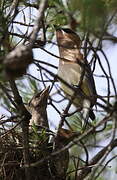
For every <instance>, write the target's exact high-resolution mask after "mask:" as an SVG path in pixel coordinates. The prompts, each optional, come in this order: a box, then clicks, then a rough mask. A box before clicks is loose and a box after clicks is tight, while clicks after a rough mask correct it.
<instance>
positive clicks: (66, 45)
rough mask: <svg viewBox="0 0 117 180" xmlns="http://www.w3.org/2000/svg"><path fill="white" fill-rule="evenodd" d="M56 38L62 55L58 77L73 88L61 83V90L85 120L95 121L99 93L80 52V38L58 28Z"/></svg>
mask: <svg viewBox="0 0 117 180" xmlns="http://www.w3.org/2000/svg"><path fill="white" fill-rule="evenodd" d="M56 37H57V44H58V48H59V54H60V59H59V67H58V76H59V77H60V78H61V79H63V80H64V81H65V82H66V83H68V84H69V85H71V87H72V88H70V87H69V86H67V84H65V83H64V82H62V81H61V89H62V90H63V91H64V93H65V94H66V97H67V98H68V99H70V100H72V102H73V104H74V105H75V106H76V107H77V108H81V110H82V111H83V118H86V119H88V117H90V118H91V119H92V120H94V119H95V114H94V113H93V111H92V107H93V106H94V105H95V103H96V94H97V93H96V88H95V83H94V79H93V74H92V72H91V68H90V65H89V64H88V62H87V60H86V59H84V58H83V54H82V53H81V51H80V47H81V40H80V37H79V36H78V35H77V34H76V33H75V32H74V31H72V30H71V29H67V28H58V29H57V28H56Z"/></svg>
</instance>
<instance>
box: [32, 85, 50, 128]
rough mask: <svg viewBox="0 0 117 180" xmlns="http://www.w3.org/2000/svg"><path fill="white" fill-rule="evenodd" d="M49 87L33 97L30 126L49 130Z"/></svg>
mask: <svg viewBox="0 0 117 180" xmlns="http://www.w3.org/2000/svg"><path fill="white" fill-rule="evenodd" d="M49 88H50V87H49V86H48V87H47V88H45V89H44V90H42V91H41V92H39V93H37V94H36V95H34V96H33V97H32V99H31V100H30V102H29V111H30V112H31V114H32V118H31V120H30V125H33V124H35V125H36V126H42V127H46V128H49V125H48V118H47V111H46V108H47V100H48V97H49Z"/></svg>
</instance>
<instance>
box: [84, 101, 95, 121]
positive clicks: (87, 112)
mask: <svg viewBox="0 0 117 180" xmlns="http://www.w3.org/2000/svg"><path fill="white" fill-rule="evenodd" d="M89 117H90V118H91V120H94V119H95V114H94V112H93V110H92V109H91V102H90V101H89V100H88V99H84V101H83V119H84V120H85V122H88V119H89Z"/></svg>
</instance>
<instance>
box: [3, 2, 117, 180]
mask: <svg viewBox="0 0 117 180" xmlns="http://www.w3.org/2000/svg"><path fill="white" fill-rule="evenodd" d="M45 1H46V0H42V1H36V0H35V1H31V0H22V1H8V0H1V3H0V72H1V74H0V97H1V99H0V106H1V107H2V108H3V109H4V111H3V113H2V115H1V118H0V147H1V148H0V164H1V168H0V178H1V179H5V180H7V179H8V178H9V177H11V180H12V179H15V180H16V179H19V177H20V179H28V180H30V179H39V180H41V179H43V180H47V179H57V180H68V179H69V180H72V179H74V180H76V179H79V180H82V179H84V178H87V179H89V180H90V179H92V180H94V179H98V180H103V179H105V178H106V176H107V173H108V172H110V174H111V173H114V171H112V172H111V171H109V170H108V168H107V167H108V166H109V165H108V164H109V163H110V162H111V161H112V162H115V161H116V158H117V156H116V154H114V148H115V147H117V139H116V128H117V124H116V122H117V90H116V83H115V82H114V80H113V79H114V78H113V76H112V72H111V66H110V63H109V60H108V56H107V54H106V51H105V49H104V42H106V43H108V42H111V43H115V44H116V43H117V37H116V36H115V34H114V33H113V32H114V31H115V29H116V25H117V8H116V7H117V1H116V0H111V1H109V0H77V1H76V0H53V1H52V0H49V1H48V3H46V5H45V6H44V9H43V12H41V10H40V9H39V7H40V3H42V4H43V3H44V2H45ZM40 12H41V13H40ZM39 15H40V17H41V18H40V19H39ZM39 20H40V21H39ZM59 26H60V27H69V28H71V29H72V30H74V31H75V32H77V33H78V34H79V35H80V37H81V39H82V40H83V43H82V46H81V51H82V53H83V54H84V57H85V59H87V60H88V61H89V64H90V65H91V68H92V73H94V75H95V76H96V77H97V78H100V81H101V80H102V79H105V86H106V87H107V89H106V92H104V95H103V96H102V95H97V98H98V100H97V103H96V106H97V107H96V108H95V107H94V109H95V112H96V115H97V118H96V119H95V121H94V122H91V121H90V120H89V121H88V122H87V124H86V127H85V128H83V124H84V121H83V119H82V114H81V113H78V112H76V110H75V111H74V110H73V111H72V112H71V111H69V107H70V106H71V104H70V103H71V102H69V101H67V103H66V98H65V97H64V93H63V92H61V91H60V90H61V89H60V87H59V85H58V82H57V81H58V80H60V79H59V77H58V76H57V75H56V70H57V67H56V66H55V64H56V63H55V64H54V61H57V60H58V57H57V53H56V51H55V52H54V53H53V51H52V50H53V49H54V47H56V41H55V39H54V37H55V28H56V27H59ZM113 29H114V30H113ZM35 31H37V32H36V33H35ZM20 45H21V46H20ZM17 47H18V48H19V51H18V52H21V53H20V55H19V56H18V55H17V54H18V53H16V48H17ZM20 47H25V48H26V49H25V51H20V50H21V48H20ZM48 47H51V48H48ZM32 50H33V52H34V53H33V52H32ZM37 51H38V56H36V55H35V54H36V52H37ZM41 52H46V55H44V58H42V59H41ZM10 53H13V54H12V55H13V56H12V58H10V57H11V56H10V55H11V54H10ZM15 53H16V54H15ZM50 55H51V58H54V60H53V61H51V60H50V59H51V58H49V61H48V60H47V59H48V57H49V56H50ZM55 56H56V57H55ZM8 57H9V61H11V67H10V68H11V69H9V68H6V64H7V65H8V63H9V62H8V61H7V59H8ZM30 57H32V59H31V60H30ZM55 58H56V59H55ZM23 59H25V61H28V60H30V62H29V63H28V62H27V63H26V64H25V61H22V60H23ZM26 59H28V60H26ZM103 59H104V61H105V62H106V67H107V68H105V65H104V64H103ZM12 61H13V62H12ZM30 63H32V64H33V65H31V66H30V71H29V70H28V67H29V65H30ZM17 64H18V66H17ZM9 66H10V65H9ZM97 66H98V67H99V70H100V71H101V73H100V74H95V69H96V67H97ZM12 67H13V68H14V69H15V68H16V69H15V70H16V74H17V76H15V75H12V76H11V73H12V71H13V70H14V69H12ZM18 68H19V69H20V73H17V71H18V70H17V69H18ZM34 74H36V75H34ZM48 86H50V87H49V90H48V89H46V87H48ZM42 89H44V90H42ZM45 89H46V90H45ZM41 90H42V91H41ZM111 91H112V92H113V94H112V93H111ZM35 94H36V96H35ZM32 97H36V98H37V99H36V100H37V102H36V103H37V106H35V107H33V108H34V109H33V110H31V108H32V107H30V101H31V100H32ZM38 98H39V99H38ZM36 103H35V104H36ZM63 106H64V110H63ZM61 107H62V108H61ZM50 108H51V111H52V112H53V115H52V117H51V116H49V115H48V117H47V112H48V111H49V109H50ZM71 109H72V108H71ZM71 109H70V110H71ZM34 110H37V114H36V115H38V117H36V116H35V114H34V112H35V111H34ZM4 112H5V113H4ZM31 116H32V117H31ZM57 117H59V121H60V123H59V126H57V132H53V131H52V130H50V129H53V127H52V125H51V126H49V125H47V126H46V127H45V122H44V121H46V124H48V121H49V124H51V120H53V121H54V122H56V118H57ZM31 118H34V119H35V118H39V120H40V124H39V126H37V125H36V124H33V125H32V126H31V125H29V121H30V119H31ZM63 124H65V127H66V129H64V128H63ZM68 163H69V167H68ZM113 164H114V163H112V166H113V167H114V165H113ZM28 165H30V167H29V166H28ZM113 167H112V169H114V168H113ZM102 173H103V174H102Z"/></svg>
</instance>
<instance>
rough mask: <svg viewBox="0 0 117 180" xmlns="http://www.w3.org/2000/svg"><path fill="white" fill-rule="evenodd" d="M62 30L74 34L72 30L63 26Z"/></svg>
mask: <svg viewBox="0 0 117 180" xmlns="http://www.w3.org/2000/svg"><path fill="white" fill-rule="evenodd" d="M62 30H63V31H64V32H65V33H71V34H76V33H75V32H74V31H72V30H71V29H68V28H63V29H62Z"/></svg>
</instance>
